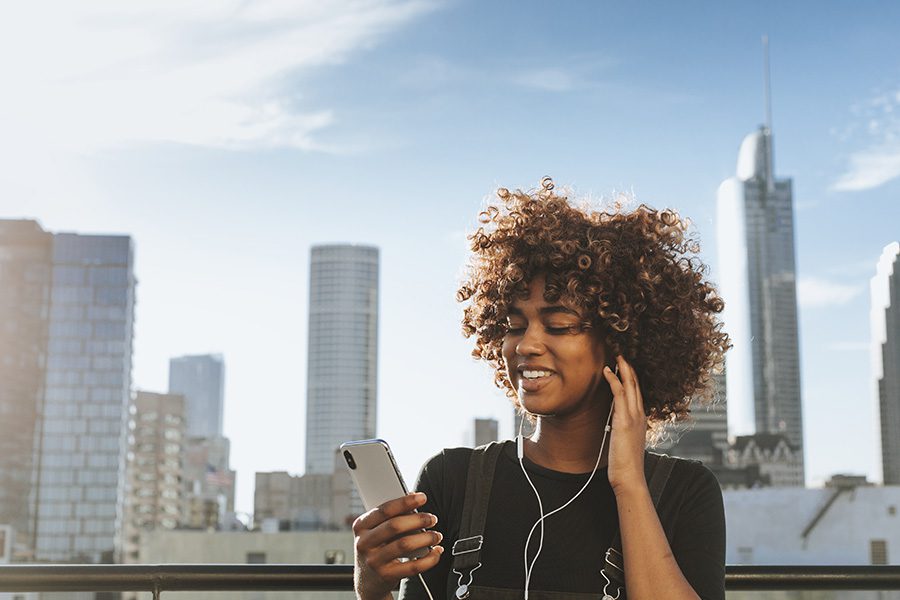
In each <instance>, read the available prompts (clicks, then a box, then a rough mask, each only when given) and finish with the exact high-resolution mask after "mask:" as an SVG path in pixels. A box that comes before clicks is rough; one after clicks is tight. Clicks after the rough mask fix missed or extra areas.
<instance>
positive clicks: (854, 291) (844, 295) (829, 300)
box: [797, 277, 865, 308]
mask: <svg viewBox="0 0 900 600" xmlns="http://www.w3.org/2000/svg"><path fill="white" fill-rule="evenodd" d="M864 289H865V286H864V285H847V284H843V283H835V282H833V281H827V280H824V279H817V278H814V277H801V278H800V279H799V280H798V281H797V301H798V303H799V304H800V307H801V308H821V307H825V306H840V305H842V304H846V303H848V302H850V301H851V300H853V298H855V297H856V296H858V295H859V294H861V293H862V292H863V291H864Z"/></svg>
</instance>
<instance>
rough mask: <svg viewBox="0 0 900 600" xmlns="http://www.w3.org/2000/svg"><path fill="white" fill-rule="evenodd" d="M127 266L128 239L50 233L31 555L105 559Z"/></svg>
mask: <svg viewBox="0 0 900 600" xmlns="http://www.w3.org/2000/svg"><path fill="white" fill-rule="evenodd" d="M133 266H134V259H133V248H132V242H131V238H130V237H127V236H94V235H78V234H72V233H62V234H55V235H54V236H53V256H52V289H51V294H50V310H49V315H48V325H49V335H48V353H47V362H46V369H45V388H44V406H43V420H42V426H41V428H40V429H41V431H40V435H39V440H38V443H37V446H36V450H37V456H38V463H39V464H38V468H37V475H36V480H37V482H38V487H37V491H36V502H35V504H36V507H37V532H36V533H37V535H36V549H35V550H36V558H37V559H38V560H49V561H85V562H99V561H107V560H111V558H112V553H113V550H114V547H115V545H116V541H117V539H118V531H117V527H118V526H120V525H121V523H122V517H123V515H122V513H121V508H122V506H123V502H122V500H123V498H124V484H125V478H124V471H125V435H126V430H127V429H126V425H127V416H128V414H127V413H128V403H129V400H130V390H131V356H132V331H133V319H134V290H135V279H134V273H133Z"/></svg>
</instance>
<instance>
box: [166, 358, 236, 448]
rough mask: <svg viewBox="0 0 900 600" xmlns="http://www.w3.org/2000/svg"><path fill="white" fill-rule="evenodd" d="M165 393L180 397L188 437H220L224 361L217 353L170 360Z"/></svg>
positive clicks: (222, 415) (223, 399)
mask: <svg viewBox="0 0 900 600" xmlns="http://www.w3.org/2000/svg"><path fill="white" fill-rule="evenodd" d="M169 393H170V394H181V395H182V396H184V399H185V402H186V404H185V408H186V416H187V435H188V436H190V437H208V438H211V437H221V436H222V434H223V429H222V422H223V417H224V411H225V361H224V360H223V358H222V356H221V355H220V354H202V355H197V356H179V357H176V358H172V359H170V360H169Z"/></svg>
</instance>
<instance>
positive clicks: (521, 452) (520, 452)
mask: <svg viewBox="0 0 900 600" xmlns="http://www.w3.org/2000/svg"><path fill="white" fill-rule="evenodd" d="M617 370H618V369H617ZM611 420H612V406H610V410H609V415H608V416H607V417H606V426H605V427H604V428H603V440H602V441H601V442H600V452H599V453H598V454H597V462H595V463H594V470H593V471H591V476H590V477H588V480H587V481H585V482H584V485H583V486H581V489H580V490H578V492H577V493H576V494H575V495H574V496H572V497H571V498H570V499H569V501H568V502H566V503H565V504H563V505H562V506H560V507H559V508H556V509H554V510H552V511H550V512H548V513H547V514H544V505H543V503H542V502H541V496H540V494H538V491H537V488H536V487H535V485H534V483H533V482H532V481H531V477H530V476H529V475H528V471H526V470H525V464H524V463H523V461H522V458H523V456H524V454H525V451H524V446H525V444H524V441H523V439H522V423H523V422H524V418H523V419H522V421H520V422H519V435H518V436H517V440H516V442H517V445H518V455H519V466H520V467H521V468H522V473H524V474H525V479H527V480H528V484H529V485H530V486H531V489H532V490H533V491H534V495H535V497H536V498H537V501H538V510H539V512H540V515H541V516H540V518H539V519H538V520H537V521H535V523H534V525H532V526H531V531H530V532H528V538H527V539H526V540H525V600H528V586H529V584H530V583H531V573H532V571H533V570H534V565H535V563H536V562H537V559H538V556H540V554H541V550H542V549H543V547H544V520H545V519H546V518H547V517H549V516H550V515H553V514H556V513H558V512H559V511H561V510H562V509H564V508H565V507H567V506H569V505H570V504H572V503H573V502H574V501H575V499H576V498H578V496H580V495H581V493H582V492H583V491H584V490H586V489H587V487H588V485H590V483H591V480H592V479H593V478H594V475H595V474H596V473H597V469H598V468H599V466H600V459H601V458H602V457H603V449H604V448H605V447H606V438H607V436H608V435H609V431H610V426H609V423H610V421H611ZM538 525H540V526H541V533H540V538H539V539H540V542H539V543H538V549H537V553H536V554H535V555H534V558H533V559H532V560H531V564H530V565H529V564H528V545H529V544H530V543H531V536H532V535H534V530H535V529H536V528H537V526H538Z"/></svg>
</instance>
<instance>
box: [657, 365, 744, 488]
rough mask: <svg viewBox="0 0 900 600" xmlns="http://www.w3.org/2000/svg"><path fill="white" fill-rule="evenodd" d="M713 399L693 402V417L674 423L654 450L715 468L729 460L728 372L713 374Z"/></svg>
mask: <svg viewBox="0 0 900 600" xmlns="http://www.w3.org/2000/svg"><path fill="white" fill-rule="evenodd" d="M711 385H712V388H713V390H712V393H713V402H712V403H711V404H707V405H699V404H698V403H697V402H696V401H695V402H692V403H691V420H690V421H689V422H688V423H687V424H685V425H681V424H678V425H673V426H671V427H670V428H669V430H668V431H667V432H666V434H665V435H664V437H663V440H662V441H661V443H660V444H658V445H657V446H656V447H655V448H654V450H656V451H659V452H665V453H666V454H671V455H673V456H679V457H681V458H689V459H693V460H699V461H702V462H703V464H705V465H706V466H708V467H710V468H711V469H713V470H714V471H715V470H716V469H717V468H719V467H722V466H723V465H724V464H725V457H726V455H727V453H728V411H727V406H726V402H725V374H724V373H716V374H713V376H712V382H711Z"/></svg>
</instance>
